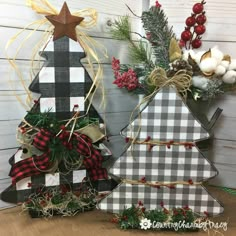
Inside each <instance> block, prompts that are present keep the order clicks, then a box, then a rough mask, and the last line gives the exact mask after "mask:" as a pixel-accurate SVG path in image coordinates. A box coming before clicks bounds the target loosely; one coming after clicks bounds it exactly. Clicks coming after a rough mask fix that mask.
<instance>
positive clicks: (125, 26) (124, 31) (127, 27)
mask: <svg viewBox="0 0 236 236" xmlns="http://www.w3.org/2000/svg"><path fill="white" fill-rule="evenodd" d="M130 32H131V24H130V21H129V16H121V17H119V18H118V20H115V22H114V23H113V24H112V27H111V30H110V33H111V35H112V37H113V38H114V39H117V40H128V41H129V40H131V35H130Z"/></svg>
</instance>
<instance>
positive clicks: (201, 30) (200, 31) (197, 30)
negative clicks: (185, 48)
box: [194, 25, 206, 35]
mask: <svg viewBox="0 0 236 236" xmlns="http://www.w3.org/2000/svg"><path fill="white" fill-rule="evenodd" d="M205 31H206V27H205V26H204V25H197V26H195V27H194V32H195V33H196V34H197V35H201V34H204V33H205Z"/></svg>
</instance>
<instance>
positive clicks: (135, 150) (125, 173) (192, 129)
mask: <svg viewBox="0 0 236 236" xmlns="http://www.w3.org/2000/svg"><path fill="white" fill-rule="evenodd" d="M131 127H132V132H131ZM122 135H124V136H125V137H126V138H128V139H130V138H133V137H135V136H136V135H137V141H141V142H142V141H143V140H147V137H149V138H148V139H151V140H159V141H163V142H166V141H167V142H169V141H170V144H169V145H167V146H165V145H164V146H158V145H156V146H153V147H150V146H149V145H144V144H137V143H135V144H133V146H132V148H131V146H129V148H128V149H127V150H126V151H125V152H124V153H123V155H121V157H120V158H119V159H118V160H117V161H116V162H115V164H114V166H113V167H112V168H111V169H110V171H109V172H110V173H111V174H112V175H115V176H117V177H119V178H120V179H121V183H120V184H119V185H118V187H117V188H115V189H114V190H113V192H112V193H111V194H110V195H108V196H107V197H106V198H105V199H103V200H102V201H101V203H100V204H99V208H100V209H102V210H106V211H109V212H113V213H119V212H121V211H122V210H123V209H124V207H130V206H131V205H132V204H135V205H136V204H137V203H138V201H142V202H143V204H144V206H145V207H146V209H147V210H151V209H157V208H160V207H161V204H162V203H164V206H165V207H166V208H167V209H168V208H173V207H184V206H189V207H190V208H191V209H192V210H193V211H194V212H197V213H199V214H201V215H204V214H206V212H207V213H208V214H209V215H217V214H219V213H221V212H222V211H223V207H222V206H221V205H220V204H219V203H218V202H217V201H216V200H215V199H214V198H213V197H212V196H210V195H209V193H208V192H207V190H206V189H205V188H204V187H203V186H202V184H201V183H203V182H204V181H206V180H208V179H210V178H213V177H214V176H216V175H217V170H216V169H215V168H214V167H213V166H212V165H211V164H210V163H209V162H208V160H206V158H205V157H204V156H203V155H202V154H201V153H200V151H199V150H198V148H197V146H196V145H194V146H191V148H186V147H185V146H184V145H171V142H172V143H173V141H174V142H178V143H180V142H181V143H183V142H185V143H186V142H190V143H191V142H198V141H200V140H204V139H208V138H209V134H208V133H207V132H206V131H205V130H204V129H203V128H202V126H201V124H200V123H199V122H198V121H197V120H196V119H195V118H194V117H193V115H192V114H191V112H190V111H189V110H188V108H187V107H186V105H185V104H184V102H183V101H182V99H181V97H180V96H179V95H178V93H177V92H176V91H175V89H174V88H172V87H165V88H162V89H161V90H160V91H159V92H158V93H157V94H156V95H155V97H154V98H153V100H152V101H151V102H150V103H149V104H148V105H147V106H146V107H145V108H144V109H143V110H142V111H141V112H140V119H139V118H136V119H135V120H134V121H133V122H132V123H131V124H130V125H128V126H127V127H126V128H125V129H124V130H123V131H122ZM143 178H145V182H146V181H149V182H151V183H158V182H159V183H164V182H166V183H174V182H178V183H179V184H174V185H173V186H172V187H170V185H168V186H159V187H158V188H157V187H151V186H147V185H144V184H142V180H143ZM127 180H129V181H127ZM132 181H138V182H139V183H138V184H137V183H133V184H131V183H132ZM140 182H141V184H140ZM181 182H185V183H186V182H187V183H189V184H181ZM195 183H198V184H195ZM204 212H205V213H204Z"/></svg>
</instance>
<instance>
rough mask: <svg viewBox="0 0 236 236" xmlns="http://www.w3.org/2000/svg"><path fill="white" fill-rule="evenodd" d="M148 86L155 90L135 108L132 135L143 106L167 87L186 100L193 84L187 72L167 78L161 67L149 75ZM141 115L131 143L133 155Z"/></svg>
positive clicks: (183, 71) (139, 129)
mask: <svg viewBox="0 0 236 236" xmlns="http://www.w3.org/2000/svg"><path fill="white" fill-rule="evenodd" d="M147 84H148V85H149V86H151V87H155V90H154V91H153V92H152V93H151V94H149V95H148V96H146V97H144V98H143V99H142V101H141V102H140V103H139V104H138V105H137V106H136V107H135V108H134V110H133V111H132V113H131V116H130V132H131V134H132V130H133V128H132V123H133V117H134V114H135V113H136V112H137V111H140V108H141V107H142V105H144V104H147V103H148V102H150V101H151V99H153V98H154V96H155V95H156V94H157V93H158V92H159V91H160V90H161V89H162V88H164V87H166V86H173V87H175V88H176V90H177V91H178V92H179V93H181V95H182V97H183V99H184V100H186V98H187V93H188V91H189V90H190V86H191V84H192V77H191V76H190V75H189V74H187V71H186V70H179V71H178V72H176V73H175V75H174V76H173V77H171V78H168V77H167V74H166V71H165V70H164V69H163V68H161V67H156V68H155V69H154V70H153V71H152V72H151V74H150V75H149V77H148V79H147ZM141 121H142V119H141V114H140V112H139V113H138V130H137V132H136V134H135V135H134V138H133V139H132V143H131V149H130V150H131V155H132V153H133V145H134V144H135V143H136V140H137V138H138V136H139V133H140V131H141V123H142V122H141ZM132 136H133V135H132Z"/></svg>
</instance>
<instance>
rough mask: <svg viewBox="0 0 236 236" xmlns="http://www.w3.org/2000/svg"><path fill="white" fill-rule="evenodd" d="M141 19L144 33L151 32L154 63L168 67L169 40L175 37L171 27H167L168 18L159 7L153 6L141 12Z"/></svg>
mask: <svg viewBox="0 0 236 236" xmlns="http://www.w3.org/2000/svg"><path fill="white" fill-rule="evenodd" d="M141 19H142V22H143V27H144V29H145V31H146V33H150V34H151V35H150V42H151V43H152V47H153V51H154V55H155V58H156V61H155V64H156V65H158V66H160V67H162V68H164V69H168V67H169V51H168V50H169V45H170V40H171V38H175V34H174V33H173V31H172V28H169V27H168V18H167V17H166V15H165V13H164V11H163V10H162V9H161V8H157V7H155V6H153V7H151V8H150V10H149V11H146V12H143V14H142V17H141Z"/></svg>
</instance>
